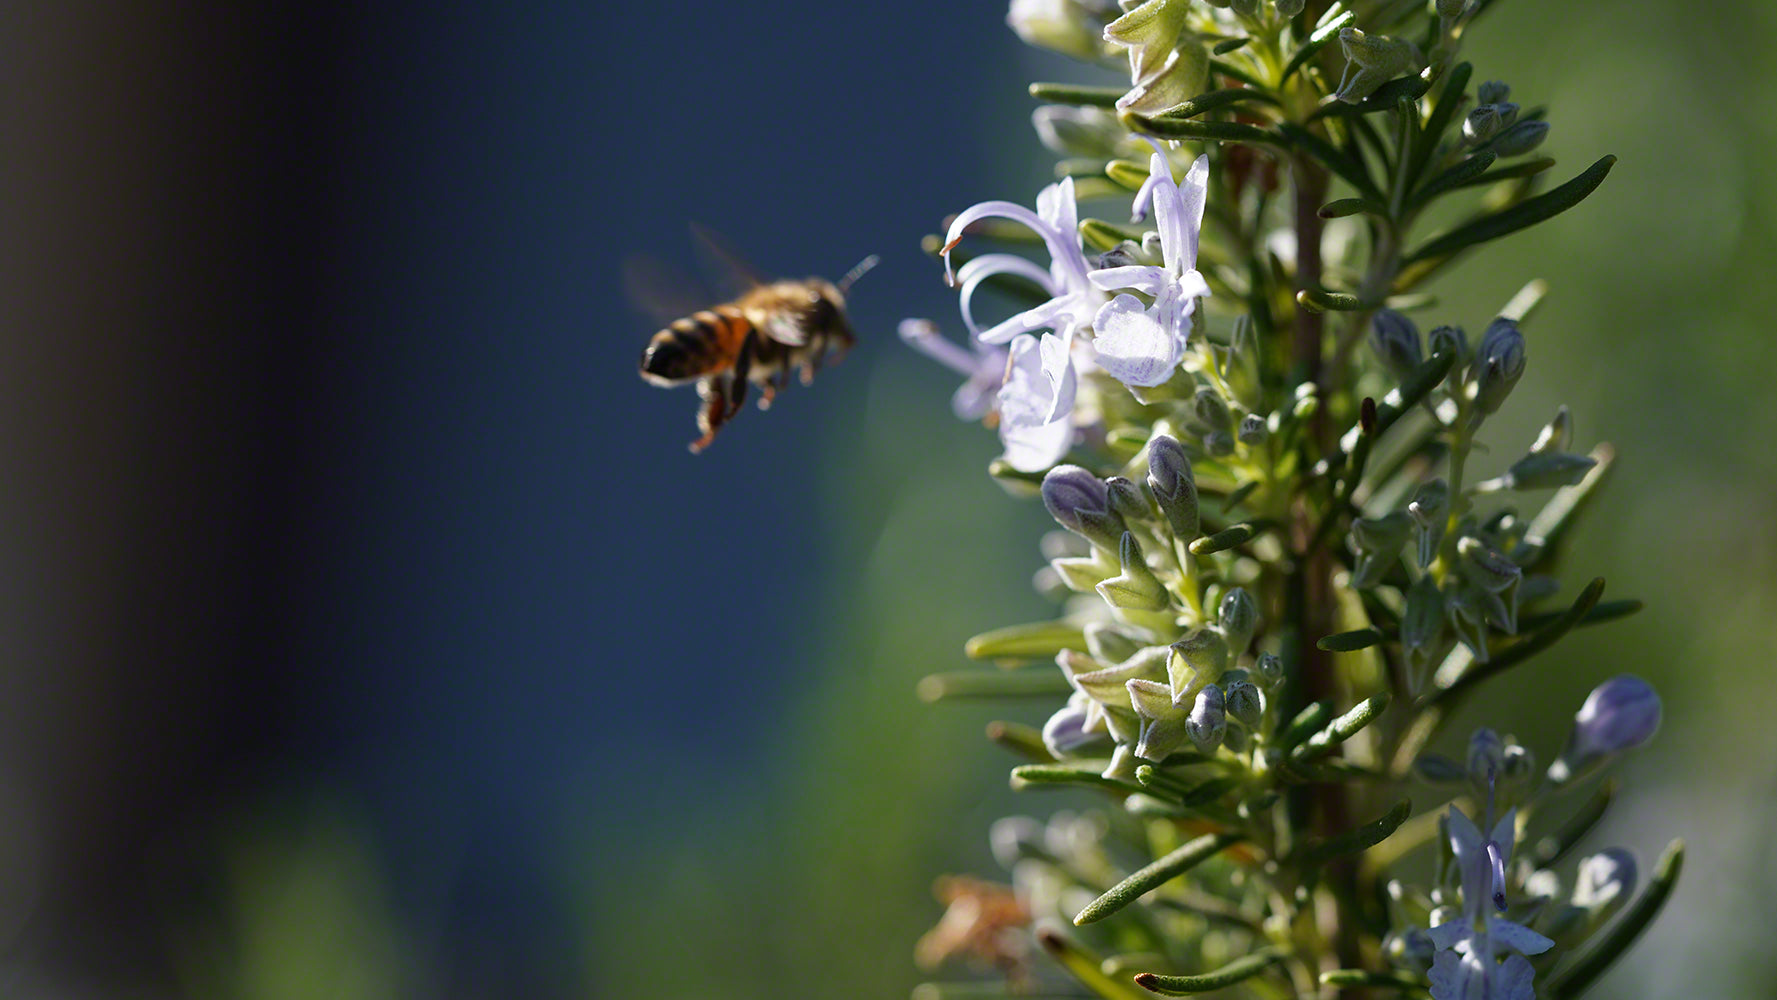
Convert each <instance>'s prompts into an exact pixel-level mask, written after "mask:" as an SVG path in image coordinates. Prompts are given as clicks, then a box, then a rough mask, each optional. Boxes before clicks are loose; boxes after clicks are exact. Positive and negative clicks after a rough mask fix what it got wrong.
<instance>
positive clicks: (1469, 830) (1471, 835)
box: [1449, 806, 1487, 861]
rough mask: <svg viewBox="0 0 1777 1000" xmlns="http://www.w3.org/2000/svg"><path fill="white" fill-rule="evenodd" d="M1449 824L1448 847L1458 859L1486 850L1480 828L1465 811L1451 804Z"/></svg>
mask: <svg viewBox="0 0 1777 1000" xmlns="http://www.w3.org/2000/svg"><path fill="white" fill-rule="evenodd" d="M1449 825H1450V849H1451V850H1452V851H1454V852H1456V858H1457V860H1458V861H1460V860H1462V859H1463V858H1466V857H1473V856H1475V855H1476V854H1484V853H1485V852H1486V849H1487V848H1486V841H1484V840H1482V839H1481V828H1480V827H1478V826H1476V825H1475V821H1474V820H1472V819H1469V818H1468V814H1467V813H1465V812H1463V811H1462V810H1461V809H1458V808H1456V807H1455V806H1451V807H1450V818H1449Z"/></svg>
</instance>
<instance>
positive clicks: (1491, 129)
mask: <svg viewBox="0 0 1777 1000" xmlns="http://www.w3.org/2000/svg"><path fill="white" fill-rule="evenodd" d="M1498 131H1499V108H1497V107H1495V106H1493V105H1491V104H1483V105H1481V106H1480V107H1478V108H1476V109H1475V110H1473V111H1470V112H1469V113H1468V117H1467V118H1464V119H1463V120H1462V137H1463V138H1464V139H1467V140H1468V141H1469V142H1471V143H1474V144H1476V145H1480V144H1481V143H1483V142H1486V141H1487V140H1488V139H1491V138H1493V136H1494V134H1495V133H1497V132H1498Z"/></svg>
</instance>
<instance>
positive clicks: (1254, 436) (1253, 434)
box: [1236, 413, 1271, 446]
mask: <svg viewBox="0 0 1777 1000" xmlns="http://www.w3.org/2000/svg"><path fill="white" fill-rule="evenodd" d="M1236 433H1237V436H1238V437H1239V438H1240V441H1241V443H1242V444H1246V445H1249V446H1251V445H1261V444H1264V443H1265V439H1266V438H1267V437H1270V436H1271V429H1270V428H1269V427H1267V426H1266V425H1265V418H1264V417H1261V416H1259V415H1258V414H1257V413H1249V414H1247V415H1246V416H1244V417H1241V418H1240V430H1239V431H1238V432H1236Z"/></svg>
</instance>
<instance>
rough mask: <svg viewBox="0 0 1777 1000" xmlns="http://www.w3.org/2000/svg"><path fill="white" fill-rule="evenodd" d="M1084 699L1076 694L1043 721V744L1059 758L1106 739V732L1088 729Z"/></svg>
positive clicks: (1069, 755)
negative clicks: (1047, 719) (1074, 697)
mask: <svg viewBox="0 0 1777 1000" xmlns="http://www.w3.org/2000/svg"><path fill="white" fill-rule="evenodd" d="M1083 701H1084V699H1082V698H1079V697H1078V696H1076V700H1074V701H1069V702H1068V703H1067V704H1066V705H1064V706H1062V708H1061V710H1060V711H1058V712H1056V713H1055V714H1054V715H1051V716H1049V721H1048V722H1045V723H1043V746H1044V747H1046V748H1048V750H1049V752H1050V753H1051V754H1054V755H1055V756H1056V757H1058V758H1066V757H1072V756H1074V755H1075V754H1076V753H1078V752H1079V750H1080V748H1082V747H1085V746H1090V745H1091V744H1093V743H1096V742H1099V741H1100V740H1103V739H1104V736H1105V734H1104V732H1103V731H1102V730H1100V731H1098V732H1090V731H1088V730H1087V729H1086V723H1087V720H1088V718H1089V711H1088V709H1087V707H1086V705H1085V704H1084V703H1083Z"/></svg>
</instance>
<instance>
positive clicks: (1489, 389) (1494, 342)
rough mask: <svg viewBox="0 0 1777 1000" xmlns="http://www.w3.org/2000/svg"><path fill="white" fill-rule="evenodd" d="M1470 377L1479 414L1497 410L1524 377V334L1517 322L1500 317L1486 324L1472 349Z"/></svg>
mask: <svg viewBox="0 0 1777 1000" xmlns="http://www.w3.org/2000/svg"><path fill="white" fill-rule="evenodd" d="M1473 374H1474V379H1475V405H1476V406H1477V407H1479V408H1480V411H1481V412H1482V413H1492V412H1493V411H1494V410H1497V409H1499V404H1501V403H1503V402H1505V401H1506V397H1507V396H1508V395H1510V394H1511V392H1512V387H1513V386H1515V385H1517V384H1518V377H1519V376H1520V375H1523V374H1524V335H1523V334H1522V333H1519V332H1518V324H1517V323H1515V322H1513V321H1512V320H1509V319H1507V318H1506V317H1504V316H1501V317H1499V318H1498V319H1496V320H1494V321H1493V322H1492V323H1489V324H1488V325H1487V332H1486V333H1483V334H1482V335H1481V344H1480V346H1479V347H1477V348H1475V362H1474V373H1473Z"/></svg>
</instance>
